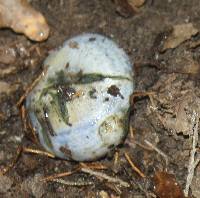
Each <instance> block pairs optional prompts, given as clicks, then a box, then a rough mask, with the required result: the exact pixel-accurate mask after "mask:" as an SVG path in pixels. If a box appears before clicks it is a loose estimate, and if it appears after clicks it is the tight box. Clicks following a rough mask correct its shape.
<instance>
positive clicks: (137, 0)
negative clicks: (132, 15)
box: [127, 0, 146, 8]
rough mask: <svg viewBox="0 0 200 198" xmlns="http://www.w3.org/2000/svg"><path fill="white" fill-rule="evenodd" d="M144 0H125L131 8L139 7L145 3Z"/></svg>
mask: <svg viewBox="0 0 200 198" xmlns="http://www.w3.org/2000/svg"><path fill="white" fill-rule="evenodd" d="M145 1H146V0H127V2H128V4H129V5H130V6H132V7H137V8H139V7H141V6H143V4H144V3H145Z"/></svg>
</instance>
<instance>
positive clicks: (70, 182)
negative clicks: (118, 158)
mask: <svg viewBox="0 0 200 198" xmlns="http://www.w3.org/2000/svg"><path fill="white" fill-rule="evenodd" d="M51 181H53V182H57V183H60V184H64V185H67V186H89V185H93V184H94V183H93V182H85V181H82V182H81V181H79V182H72V181H66V180H64V179H52V180H51Z"/></svg>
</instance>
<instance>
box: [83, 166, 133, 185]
mask: <svg viewBox="0 0 200 198" xmlns="http://www.w3.org/2000/svg"><path fill="white" fill-rule="evenodd" d="M81 171H82V172H84V173H89V174H90V175H94V176H96V177H97V178H98V177H100V178H103V179H105V180H107V181H108V182H112V183H118V184H120V185H121V186H124V187H130V185H129V183H127V182H125V181H123V180H121V179H119V178H114V177H111V176H108V175H106V174H105V173H101V172H97V171H93V170H91V169H88V168H81Z"/></svg>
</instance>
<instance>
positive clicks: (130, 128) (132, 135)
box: [129, 125, 134, 139]
mask: <svg viewBox="0 0 200 198" xmlns="http://www.w3.org/2000/svg"><path fill="white" fill-rule="evenodd" d="M129 131H130V137H131V139H133V138H134V129H133V127H132V126H131V125H130V126H129Z"/></svg>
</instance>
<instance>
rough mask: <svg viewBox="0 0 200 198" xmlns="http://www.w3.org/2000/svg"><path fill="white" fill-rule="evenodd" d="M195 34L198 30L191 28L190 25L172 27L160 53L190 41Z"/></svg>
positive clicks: (191, 25)
mask: <svg viewBox="0 0 200 198" xmlns="http://www.w3.org/2000/svg"><path fill="white" fill-rule="evenodd" d="M197 33H198V30H197V29H196V28H195V27H194V26H193V24H192V23H187V24H179V25H175V26H174V27H173V31H172V33H171V34H170V35H169V37H168V38H167V39H166V40H165V42H164V45H163V49H162V51H165V50H166V49H172V48H176V47H177V46H179V45H180V44H181V43H183V42H184V41H186V40H188V39H190V38H191V37H192V36H194V35H196V34H197Z"/></svg>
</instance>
